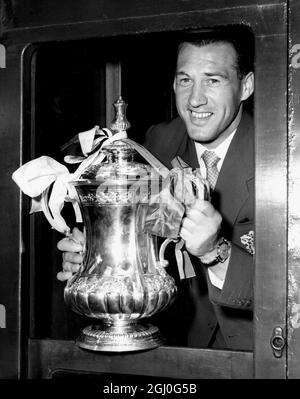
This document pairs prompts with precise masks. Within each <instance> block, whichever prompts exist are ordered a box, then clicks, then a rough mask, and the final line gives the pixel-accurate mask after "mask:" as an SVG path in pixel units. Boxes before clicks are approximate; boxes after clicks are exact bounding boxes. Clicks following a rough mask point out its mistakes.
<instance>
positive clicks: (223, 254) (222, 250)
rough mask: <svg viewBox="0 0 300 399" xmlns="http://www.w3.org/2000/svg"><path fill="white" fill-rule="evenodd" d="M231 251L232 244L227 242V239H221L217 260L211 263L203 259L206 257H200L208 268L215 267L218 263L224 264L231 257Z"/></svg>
mask: <svg viewBox="0 0 300 399" xmlns="http://www.w3.org/2000/svg"><path fill="white" fill-rule="evenodd" d="M230 249H231V245H230V242H229V241H228V240H226V238H224V237H222V238H220V239H219V241H218V244H217V256H216V257H215V259H213V260H212V261H210V262H205V259H203V258H204V257H200V260H201V263H202V264H203V265H204V266H207V267H210V266H215V265H217V264H218V263H224V262H225V261H226V259H227V258H228V256H229V255H230Z"/></svg>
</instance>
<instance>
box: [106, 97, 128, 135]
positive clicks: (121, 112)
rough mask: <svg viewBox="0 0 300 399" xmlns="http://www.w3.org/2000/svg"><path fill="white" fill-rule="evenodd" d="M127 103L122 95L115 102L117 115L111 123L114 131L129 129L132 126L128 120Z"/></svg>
mask: <svg viewBox="0 0 300 399" xmlns="http://www.w3.org/2000/svg"><path fill="white" fill-rule="evenodd" d="M127 105H128V104H127V103H126V101H124V100H123V99H122V96H120V97H119V98H118V99H117V100H116V101H115V102H114V103H113V106H114V109H115V117H114V119H113V121H112V123H111V124H110V129H111V130H113V131H114V132H116V133H117V132H120V131H126V130H127V129H129V128H130V126H131V125H130V123H129V122H128V120H127V118H126V108H127Z"/></svg>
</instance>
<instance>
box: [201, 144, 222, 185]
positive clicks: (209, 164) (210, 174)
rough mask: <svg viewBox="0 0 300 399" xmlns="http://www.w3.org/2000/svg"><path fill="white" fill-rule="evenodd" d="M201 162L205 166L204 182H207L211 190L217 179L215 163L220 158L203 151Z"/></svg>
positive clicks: (212, 153)
mask: <svg viewBox="0 0 300 399" xmlns="http://www.w3.org/2000/svg"><path fill="white" fill-rule="evenodd" d="M202 158H203V161H204V163H205V166H206V180H208V182H209V185H210V187H211V189H212V190H213V189H214V188H215V185H216V182H217V179H218V174H219V171H218V168H217V163H218V162H219V160H220V158H219V157H218V156H217V155H216V154H215V153H214V152H213V151H208V150H205V151H204V153H203V154H202Z"/></svg>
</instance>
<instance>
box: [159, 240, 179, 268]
mask: <svg viewBox="0 0 300 399" xmlns="http://www.w3.org/2000/svg"><path fill="white" fill-rule="evenodd" d="M179 241H180V239H178V238H166V239H165V241H164V242H163V243H162V244H161V246H160V249H159V262H160V263H161V265H162V266H163V267H166V266H168V264H169V261H167V260H166V259H165V250H166V248H167V246H168V245H169V244H170V242H175V243H178V242H179Z"/></svg>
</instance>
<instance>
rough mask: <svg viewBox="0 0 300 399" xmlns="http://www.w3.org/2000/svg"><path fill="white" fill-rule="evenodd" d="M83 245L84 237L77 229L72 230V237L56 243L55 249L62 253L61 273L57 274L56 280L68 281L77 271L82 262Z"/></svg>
mask: <svg viewBox="0 0 300 399" xmlns="http://www.w3.org/2000/svg"><path fill="white" fill-rule="evenodd" d="M84 245H85V237H84V235H83V233H82V232H81V231H80V230H79V229H78V228H77V227H74V229H73V230H72V237H65V238H63V239H62V240H60V241H59V242H58V243H57V248H58V249H59V250H60V251H63V263H62V268H63V271H62V272H59V273H57V279H58V280H60V281H65V280H68V279H69V278H71V277H72V276H73V274H74V273H76V272H77V271H78V270H79V268H80V266H81V264H82V261H83V255H82V251H83V250H84Z"/></svg>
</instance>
